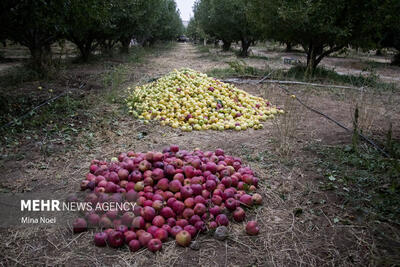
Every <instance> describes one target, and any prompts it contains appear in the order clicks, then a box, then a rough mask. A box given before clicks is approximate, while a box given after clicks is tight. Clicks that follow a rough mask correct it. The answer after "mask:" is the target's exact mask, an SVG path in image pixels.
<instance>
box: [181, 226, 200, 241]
mask: <svg viewBox="0 0 400 267" xmlns="http://www.w3.org/2000/svg"><path fill="white" fill-rule="evenodd" d="M183 230H185V231H188V232H189V234H190V236H191V237H192V238H194V237H195V236H196V234H197V229H196V227H194V226H193V225H190V224H189V225H186V226H185V227H184V228H183Z"/></svg>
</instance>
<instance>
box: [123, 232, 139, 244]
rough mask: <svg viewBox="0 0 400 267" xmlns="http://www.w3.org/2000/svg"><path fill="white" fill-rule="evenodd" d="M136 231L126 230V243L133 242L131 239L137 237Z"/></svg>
mask: <svg viewBox="0 0 400 267" xmlns="http://www.w3.org/2000/svg"><path fill="white" fill-rule="evenodd" d="M136 238H137V236H136V233H135V232H134V231H126V232H124V239H125V243H127V244H129V242H131V240H134V239H136Z"/></svg>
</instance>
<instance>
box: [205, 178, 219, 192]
mask: <svg viewBox="0 0 400 267" xmlns="http://www.w3.org/2000/svg"><path fill="white" fill-rule="evenodd" d="M216 187H217V183H216V182H215V181H214V180H207V181H206V189H207V190H208V191H209V192H211V191H214V189H215V188H216Z"/></svg>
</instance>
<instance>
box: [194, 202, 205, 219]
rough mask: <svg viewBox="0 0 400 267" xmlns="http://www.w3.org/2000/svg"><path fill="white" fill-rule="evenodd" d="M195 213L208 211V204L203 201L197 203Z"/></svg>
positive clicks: (200, 213) (201, 213)
mask: <svg viewBox="0 0 400 267" xmlns="http://www.w3.org/2000/svg"><path fill="white" fill-rule="evenodd" d="M193 210H194V213H195V214H197V215H200V216H201V215H203V214H204V213H205V212H206V211H207V208H206V206H205V205H204V204H203V203H197V204H196V205H195V206H194V209H193Z"/></svg>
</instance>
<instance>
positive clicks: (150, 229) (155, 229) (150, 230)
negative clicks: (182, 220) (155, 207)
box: [147, 223, 160, 237]
mask: <svg viewBox="0 0 400 267" xmlns="http://www.w3.org/2000/svg"><path fill="white" fill-rule="evenodd" d="M158 229H160V228H159V227H157V226H155V225H151V224H150V223H149V227H148V228H147V232H149V233H150V234H151V235H152V236H153V237H154V236H155V234H156V231H157V230H158Z"/></svg>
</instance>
